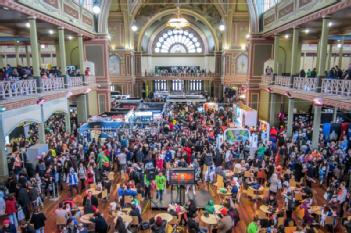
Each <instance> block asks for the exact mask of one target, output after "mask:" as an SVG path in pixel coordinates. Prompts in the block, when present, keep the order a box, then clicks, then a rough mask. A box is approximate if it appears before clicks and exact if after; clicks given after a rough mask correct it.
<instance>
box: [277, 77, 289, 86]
mask: <svg viewBox="0 0 351 233" xmlns="http://www.w3.org/2000/svg"><path fill="white" fill-rule="evenodd" d="M274 85H278V86H282V87H290V85H291V77H290V76H276V77H275V80H274Z"/></svg>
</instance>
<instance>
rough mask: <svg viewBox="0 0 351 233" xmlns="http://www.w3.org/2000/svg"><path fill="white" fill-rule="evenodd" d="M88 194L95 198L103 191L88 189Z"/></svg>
mask: <svg viewBox="0 0 351 233" xmlns="http://www.w3.org/2000/svg"><path fill="white" fill-rule="evenodd" d="M87 192H91V194H92V195H93V196H98V195H99V194H100V193H101V192H102V191H101V190H96V188H90V189H87Z"/></svg>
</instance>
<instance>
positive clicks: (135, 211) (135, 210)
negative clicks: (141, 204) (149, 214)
mask: <svg viewBox="0 0 351 233" xmlns="http://www.w3.org/2000/svg"><path fill="white" fill-rule="evenodd" d="M129 215H130V216H137V217H138V222H139V224H140V223H141V222H142V221H143V219H142V217H141V213H140V210H139V209H138V208H137V206H136V205H132V210H131V211H130V212H129Z"/></svg>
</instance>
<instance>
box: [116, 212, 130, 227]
mask: <svg viewBox="0 0 351 233" xmlns="http://www.w3.org/2000/svg"><path fill="white" fill-rule="evenodd" d="M118 217H121V218H122V220H123V222H124V224H125V225H126V226H128V225H129V224H130V223H131V222H133V217H132V216H130V215H128V214H125V213H121V214H119V215H117V216H116V218H115V220H114V222H115V223H116V222H117V218H118Z"/></svg>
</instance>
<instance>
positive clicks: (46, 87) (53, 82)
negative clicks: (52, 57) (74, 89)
mask: <svg viewBox="0 0 351 233" xmlns="http://www.w3.org/2000/svg"><path fill="white" fill-rule="evenodd" d="M41 83H42V90H43V91H45V92H46V91H57V90H61V89H64V88H65V80H64V78H63V77H59V78H47V79H42V80H41Z"/></svg>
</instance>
